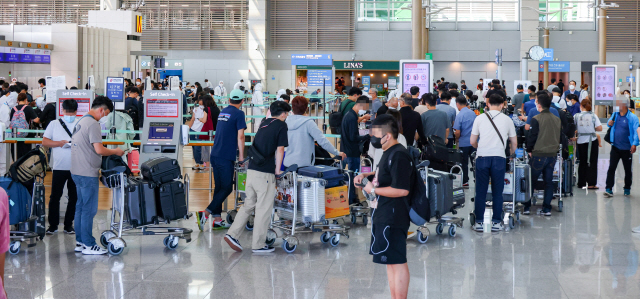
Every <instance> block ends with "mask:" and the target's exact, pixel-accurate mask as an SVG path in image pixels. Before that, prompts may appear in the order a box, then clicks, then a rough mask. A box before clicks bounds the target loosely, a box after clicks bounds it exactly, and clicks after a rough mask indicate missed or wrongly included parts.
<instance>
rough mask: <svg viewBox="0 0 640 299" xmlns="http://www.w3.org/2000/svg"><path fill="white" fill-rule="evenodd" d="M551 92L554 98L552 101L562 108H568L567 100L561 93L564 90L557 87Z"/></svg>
mask: <svg viewBox="0 0 640 299" xmlns="http://www.w3.org/2000/svg"><path fill="white" fill-rule="evenodd" d="M551 92H552V93H553V98H552V99H551V103H552V104H555V105H556V106H558V107H560V109H567V101H566V100H563V99H561V98H560V95H561V94H562V90H560V88H558V87H556V88H554V89H553V90H551Z"/></svg>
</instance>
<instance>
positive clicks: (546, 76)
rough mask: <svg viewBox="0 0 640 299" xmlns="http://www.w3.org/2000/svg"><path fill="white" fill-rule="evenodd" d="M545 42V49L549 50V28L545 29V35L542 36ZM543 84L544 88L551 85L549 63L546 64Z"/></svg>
mask: <svg viewBox="0 0 640 299" xmlns="http://www.w3.org/2000/svg"><path fill="white" fill-rule="evenodd" d="M542 38H543V40H544V48H545V49H547V48H549V28H544V35H543V36H542ZM542 80H543V81H542V82H544V84H543V85H544V86H548V85H549V61H545V62H544V75H543V77H542Z"/></svg>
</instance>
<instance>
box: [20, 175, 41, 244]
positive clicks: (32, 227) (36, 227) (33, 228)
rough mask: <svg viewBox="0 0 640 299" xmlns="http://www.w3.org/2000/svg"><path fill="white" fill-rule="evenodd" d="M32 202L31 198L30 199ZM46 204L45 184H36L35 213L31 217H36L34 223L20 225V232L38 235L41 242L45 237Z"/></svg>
mask: <svg viewBox="0 0 640 299" xmlns="http://www.w3.org/2000/svg"><path fill="white" fill-rule="evenodd" d="M29 200H30V201H31V198H29ZM45 215H46V212H45V204H44V184H42V183H41V182H36V183H35V186H34V188H33V212H32V213H31V216H35V217H36V219H35V220H33V221H28V222H23V223H20V225H19V228H18V230H19V231H29V232H34V233H36V234H38V236H39V237H40V240H42V239H44V236H45V231H46V228H45V224H46V223H45Z"/></svg>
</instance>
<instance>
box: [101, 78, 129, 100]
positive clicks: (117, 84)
mask: <svg viewBox="0 0 640 299" xmlns="http://www.w3.org/2000/svg"><path fill="white" fill-rule="evenodd" d="M105 90H106V96H107V98H109V99H110V100H112V101H114V102H123V101H124V78H123V77H107V80H106V89H105Z"/></svg>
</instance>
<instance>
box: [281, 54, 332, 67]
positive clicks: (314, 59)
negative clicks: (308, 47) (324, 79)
mask: <svg viewBox="0 0 640 299" xmlns="http://www.w3.org/2000/svg"><path fill="white" fill-rule="evenodd" d="M332 62H333V55H331V54H291V65H331V63H332Z"/></svg>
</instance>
